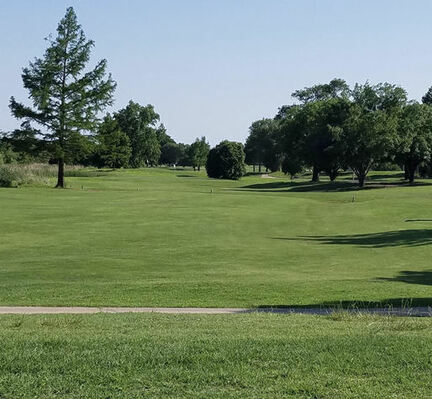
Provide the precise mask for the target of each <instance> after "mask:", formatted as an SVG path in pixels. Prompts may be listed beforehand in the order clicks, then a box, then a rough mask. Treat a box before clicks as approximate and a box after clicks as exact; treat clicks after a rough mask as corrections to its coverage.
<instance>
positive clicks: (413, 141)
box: [396, 103, 432, 183]
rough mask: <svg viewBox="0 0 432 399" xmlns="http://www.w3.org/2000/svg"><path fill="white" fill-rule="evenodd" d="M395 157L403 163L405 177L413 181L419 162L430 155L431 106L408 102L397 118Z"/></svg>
mask: <svg viewBox="0 0 432 399" xmlns="http://www.w3.org/2000/svg"><path fill="white" fill-rule="evenodd" d="M396 154H397V159H398V160H399V161H400V163H402V164H403V165H404V169H405V171H406V177H407V178H408V180H409V182H410V183H413V182H414V178H415V172H416V170H417V168H418V167H419V165H420V164H422V163H428V162H430V161H431V157H432V108H431V107H430V106H428V105H426V104H417V103H414V104H409V105H407V106H406V107H404V109H403V112H402V113H401V115H400V118H399V124H398V142H397V146H396Z"/></svg>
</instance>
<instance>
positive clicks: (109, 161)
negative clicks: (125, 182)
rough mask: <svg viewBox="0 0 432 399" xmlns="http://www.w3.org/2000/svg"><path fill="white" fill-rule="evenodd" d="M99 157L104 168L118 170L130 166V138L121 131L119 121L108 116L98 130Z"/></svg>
mask: <svg viewBox="0 0 432 399" xmlns="http://www.w3.org/2000/svg"><path fill="white" fill-rule="evenodd" d="M97 139H98V141H99V156H100V159H101V161H102V164H103V166H108V167H109V168H112V169H116V168H122V167H126V166H128V164H129V158H130V155H131V147H130V141H129V137H128V136H127V135H126V134H125V133H124V132H122V131H121V130H120V127H119V126H118V123H117V121H116V120H115V119H114V118H113V117H112V116H111V115H109V114H108V115H107V116H106V117H105V118H104V121H103V123H102V124H101V125H100V127H99V130H98V136H97Z"/></svg>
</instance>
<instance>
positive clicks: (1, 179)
mask: <svg viewBox="0 0 432 399" xmlns="http://www.w3.org/2000/svg"><path fill="white" fill-rule="evenodd" d="M17 180H18V176H17V173H16V172H15V170H14V169H12V168H10V167H9V166H8V165H1V166H0V187H13V186H15V185H16V184H17Z"/></svg>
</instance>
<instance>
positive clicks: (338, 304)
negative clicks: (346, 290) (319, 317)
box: [255, 298, 432, 311]
mask: <svg viewBox="0 0 432 399" xmlns="http://www.w3.org/2000/svg"><path fill="white" fill-rule="evenodd" d="M417 306H422V307H423V306H424V307H427V306H432V298H387V299H382V300H378V301H361V300H341V301H323V302H319V303H310V304H306V305H290V304H285V305H280V304H277V305H258V306H256V307H255V308H256V309H258V310H262V311H265V310H266V309H267V310H268V311H270V310H271V309H284V308H285V309H286V308H290V309H323V308H327V309H359V310H361V309H373V308H392V307H397V308H412V307H417Z"/></svg>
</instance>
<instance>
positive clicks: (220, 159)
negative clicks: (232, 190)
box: [206, 140, 246, 180]
mask: <svg viewBox="0 0 432 399" xmlns="http://www.w3.org/2000/svg"><path fill="white" fill-rule="evenodd" d="M244 158H245V154H244V151H243V145H242V144H241V143H235V142H232V141H227V140H225V141H222V142H221V143H219V144H218V145H217V146H216V147H214V148H212V149H211V150H210V151H209V154H208V157H207V163H206V169H207V175H208V176H209V177H213V178H216V179H231V180H238V179H240V177H242V176H243V175H244V174H245V173H246V168H245V164H244Z"/></svg>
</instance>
